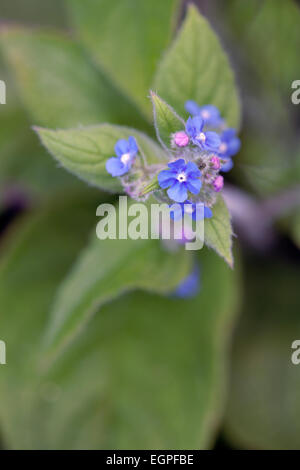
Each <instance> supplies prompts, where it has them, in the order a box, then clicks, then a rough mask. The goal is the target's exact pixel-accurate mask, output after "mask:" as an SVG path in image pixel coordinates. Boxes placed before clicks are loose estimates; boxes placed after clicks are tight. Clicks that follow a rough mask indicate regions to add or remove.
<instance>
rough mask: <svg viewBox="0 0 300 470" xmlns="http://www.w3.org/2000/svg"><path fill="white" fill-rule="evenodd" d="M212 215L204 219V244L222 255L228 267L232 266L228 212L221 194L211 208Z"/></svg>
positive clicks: (230, 230)
mask: <svg viewBox="0 0 300 470" xmlns="http://www.w3.org/2000/svg"><path fill="white" fill-rule="evenodd" d="M212 211H213V217H212V218H211V219H205V223H204V239H205V244H206V245H207V246H208V247H210V248H212V249H214V250H215V251H216V252H217V253H218V255H220V256H222V258H224V260H225V261H226V263H228V264H229V266H230V267H233V257H232V227H231V221H230V214H229V211H228V209H227V206H226V204H225V202H224V200H223V198H222V197H221V196H219V197H218V199H217V202H216V204H215V205H214V206H213V208H212Z"/></svg>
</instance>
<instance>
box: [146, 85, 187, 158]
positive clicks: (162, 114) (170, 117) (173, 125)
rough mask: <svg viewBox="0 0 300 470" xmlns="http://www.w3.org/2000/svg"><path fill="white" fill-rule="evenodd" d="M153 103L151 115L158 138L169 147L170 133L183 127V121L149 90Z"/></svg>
mask: <svg viewBox="0 0 300 470" xmlns="http://www.w3.org/2000/svg"><path fill="white" fill-rule="evenodd" d="M150 95H151V100H152V104H153V117H154V124H155V129H156V134H157V138H158V140H159V141H160V142H161V144H162V145H163V146H164V147H166V148H167V149H168V148H170V144H171V138H172V134H174V133H175V132H177V131H180V130H184V129H185V122H184V121H183V119H181V118H180V117H179V116H178V115H177V114H176V113H175V111H174V110H173V109H172V108H171V106H169V105H168V103H166V102H165V101H163V100H162V99H161V98H160V97H159V96H158V95H156V93H154V92H153V91H152V92H150Z"/></svg>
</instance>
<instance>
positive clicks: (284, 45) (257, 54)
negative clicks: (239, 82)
mask: <svg viewBox="0 0 300 470" xmlns="http://www.w3.org/2000/svg"><path fill="white" fill-rule="evenodd" d="M250 3H252V5H251V7H250V6H248V8H247V7H246V8H243V6H242V5H241V2H239V0H233V1H232V2H226V3H225V4H224V6H225V15H224V16H227V22H228V23H229V26H230V27H231V31H232V32H233V33H235V40H238V41H239V43H240V45H241V47H242V49H243V50H244V51H245V52H246V54H247V62H248V64H249V65H248V67H249V66H250V65H251V66H252V67H253V73H254V74H255V75H257V76H258V77H259V80H260V81H261V82H262V83H263V85H264V86H265V88H264V93H266V94H268V93H270V92H272V93H273V105H275V99H276V98H275V97H276V96H277V97H280V98H281V103H280V104H281V106H285V105H288V104H289V103H290V96H291V93H292V91H293V90H292V89H291V84H292V82H293V81H294V80H296V79H297V78H298V77H299V54H298V52H297V51H298V50H299V48H300V37H299V22H300V10H299V6H298V5H297V2H295V1H294V0H286V2H284V3H283V2H272V1H270V0H263V1H258V2H256V4H255V3H254V2H249V5H250ZM226 10H227V11H226ZM270 38H272V41H270ZM283 63H284V67H283V66H282V64H283ZM256 85H257V82H256Z"/></svg>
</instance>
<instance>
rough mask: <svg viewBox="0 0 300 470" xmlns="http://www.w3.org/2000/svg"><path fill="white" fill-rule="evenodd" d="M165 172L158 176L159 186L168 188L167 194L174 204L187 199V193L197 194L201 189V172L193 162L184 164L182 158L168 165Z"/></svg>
mask: <svg viewBox="0 0 300 470" xmlns="http://www.w3.org/2000/svg"><path fill="white" fill-rule="evenodd" d="M168 167H169V168H168V169H167V170H162V171H161V172H160V173H159V174H158V177H157V179H158V183H159V186H160V187H161V188H163V189H166V188H169V189H168V191H167V193H168V196H169V198H170V199H172V200H173V201H175V202H184V201H186V200H187V198H188V191H189V192H191V193H192V194H198V193H199V191H200V189H201V185H202V183H201V180H200V176H201V171H200V170H199V168H198V167H197V165H196V164H195V163H194V162H188V163H185V161H184V159H183V158H180V159H179V160H176V161H175V162H171V163H169V164H168Z"/></svg>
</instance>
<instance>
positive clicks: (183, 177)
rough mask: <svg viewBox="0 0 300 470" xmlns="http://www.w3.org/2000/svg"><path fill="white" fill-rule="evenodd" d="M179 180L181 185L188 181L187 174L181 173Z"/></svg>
mask: <svg viewBox="0 0 300 470" xmlns="http://www.w3.org/2000/svg"><path fill="white" fill-rule="evenodd" d="M177 179H178V181H179V183H183V182H184V181H186V174H185V173H179V175H178V176H177Z"/></svg>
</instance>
